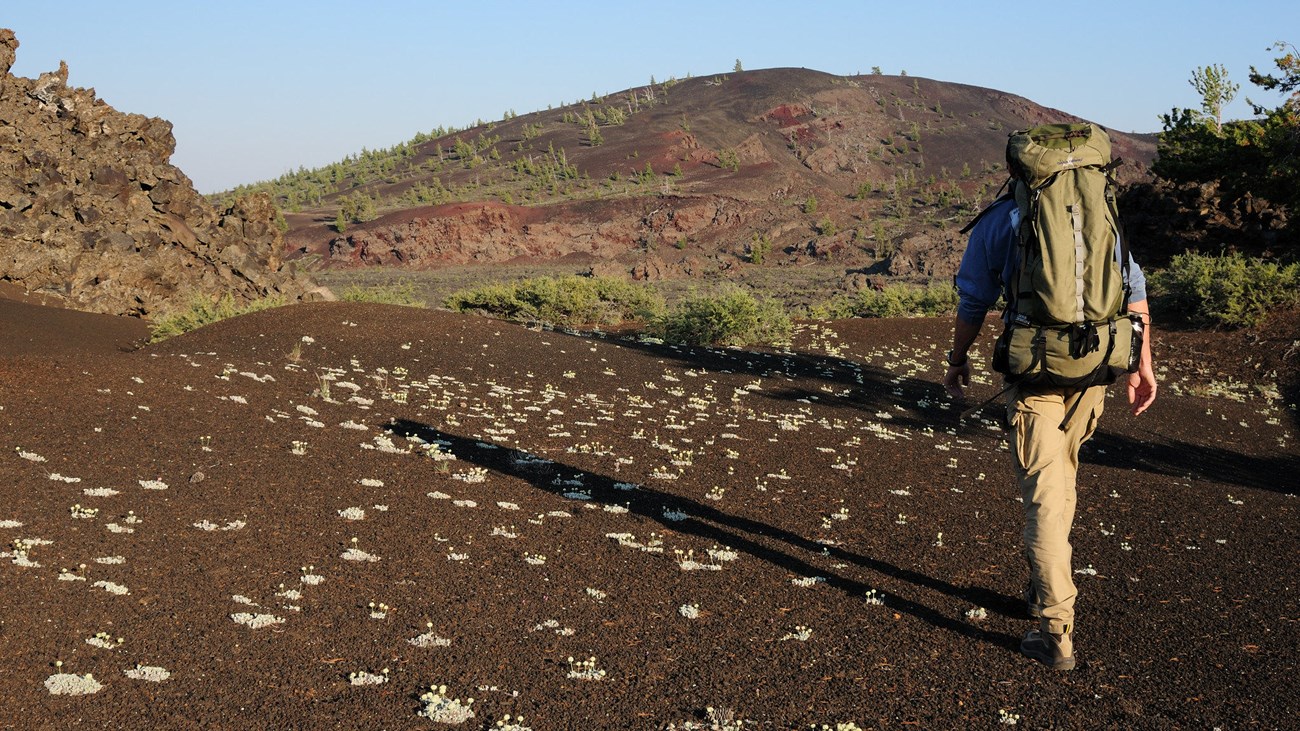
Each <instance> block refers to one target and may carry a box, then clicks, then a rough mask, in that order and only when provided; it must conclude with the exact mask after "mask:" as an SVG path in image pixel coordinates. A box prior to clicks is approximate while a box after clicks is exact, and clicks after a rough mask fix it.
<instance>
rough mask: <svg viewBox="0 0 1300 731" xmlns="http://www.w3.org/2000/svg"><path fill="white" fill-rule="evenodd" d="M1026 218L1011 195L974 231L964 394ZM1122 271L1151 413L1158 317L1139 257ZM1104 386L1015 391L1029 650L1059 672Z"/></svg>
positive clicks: (961, 331)
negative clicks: (1077, 525) (1088, 448)
mask: <svg viewBox="0 0 1300 731" xmlns="http://www.w3.org/2000/svg"><path fill="white" fill-rule="evenodd" d="M1020 215H1021V213H1020V209H1019V206H1018V205H1017V203H1016V201H1015V200H1014V199H1012V198H1007V199H1004V200H1001V201H999V202H997V203H995V204H994V205H993V206H991V207H990V208H989V210H988V211H986V213H985V214H983V215H982V216H981V217H980V219H979V220H978V222H977V223H976V224H975V226H974V228H973V229H972V230H971V234H970V239H969V242H968V244H967V247H966V252H965V255H964V256H963V258H962V263H961V268H960V270H959V272H958V274H957V289H958V293H959V298H960V304H959V306H958V309H957V318H956V325H955V332H954V335H953V347H952V350H951V351H949V353H948V357H947V366H948V368H947V372H946V373H945V374H944V377H943V386H944V388H945V389H946V390H947V391H948V393H949V394H950V395H951V396H952V397H953V398H955V399H962V398H964V396H965V389H966V387H967V386H969V384H970V375H971V368H970V361H969V360H968V358H967V352H968V351H969V350H970V347H971V345H972V344H973V343H974V342H975V339H976V338H977V336H978V335H979V332H980V328H981V327H982V325H983V323H984V318H985V315H986V314H987V312H988V310H989V309H990V308H991V307H992V306H993V305H994V303H995V302H996V301H997V299H998V295H999V294H1003V293H1005V294H1006V296H1007V301H1013V300H1012V299H1011V298H1012V296H1013V295H1016V294H1018V293H1014V292H1012V291H1010V290H1011V288H1012V287H1014V286H1016V285H1014V284H1013V282H1015V281H1016V279H1015V276H1016V268H1017V266H1018V261H1019V256H1020V252H1019V247H1018V246H1017V236H1018V233H1017V231H1018V229H1019V223H1020ZM1115 248H1116V257H1117V259H1119V258H1120V257H1121V256H1127V252H1126V251H1124V250H1123V248H1122V247H1121V246H1119V245H1118V242H1117V244H1116V247H1115ZM1121 252H1122V253H1121ZM1123 270H1124V274H1125V278H1126V281H1125V284H1126V285H1127V286H1128V288H1129V290H1130V296H1129V302H1128V312H1129V313H1132V314H1135V315H1137V316H1139V317H1140V318H1141V320H1142V325H1143V329H1144V330H1145V333H1146V337H1144V338H1143V339H1142V347H1141V356H1140V360H1139V361H1138V367H1137V370H1136V371H1135V372H1133V373H1130V374H1129V375H1128V399H1129V403H1130V404H1132V409H1133V413H1134V414H1135V415H1136V414H1141V413H1142V412H1143V411H1146V409H1147V407H1149V406H1150V405H1151V403H1152V402H1153V401H1154V400H1155V397H1156V379H1155V373H1154V371H1153V369H1152V364H1151V329H1150V325H1151V318H1150V310H1149V309H1148V306H1147V302H1146V280H1145V278H1144V277H1143V275H1142V272H1141V270H1140V269H1138V267H1137V265H1136V264H1134V263H1132V261H1131V259H1130V262H1129V266H1127V267H1123ZM1112 337H1113V335H1112ZM1105 389H1106V387H1105V386H1096V385H1095V386H1089V387H1086V388H1054V387H1045V386H1032V387H1031V386H1027V385H1023V384H1020V385H1013V386H1012V387H1011V388H1010V390H1009V392H1008V393H1009V401H1008V405H1007V420H1008V422H1009V423H1010V427H1011V454H1012V458H1013V461H1014V467H1015V473H1016V482H1017V484H1018V486H1019V488H1020V494H1021V497H1022V499H1023V500H1024V510H1025V526H1024V548H1025V555H1026V557H1027V558H1028V561H1029V573H1030V577H1029V585H1028V587H1027V588H1026V589H1025V601H1026V602H1027V604H1028V609H1029V613H1030V614H1031V615H1033V616H1036V617H1038V618H1039V626H1038V629H1036V630H1031V631H1030V632H1029V633H1028V634H1026V635H1025V638H1024V640H1023V641H1022V642H1021V643H1020V651H1021V652H1022V653H1024V654H1025V655H1027V656H1028V657H1031V658H1033V659H1035V660H1038V661H1040V662H1043V663H1045V664H1047V665H1049V666H1051V667H1053V668H1055V669H1058V670H1071V669H1073V668H1074V665H1075V660H1074V644H1073V638H1072V634H1073V631H1074V600H1075V594H1076V591H1075V586H1074V580H1073V572H1072V569H1071V565H1070V559H1071V547H1070V541H1069V533H1070V526H1071V524H1072V523H1073V522H1074V509H1075V485H1076V474H1077V472H1078V467H1079V447H1080V445H1082V444H1083V443H1084V442H1085V441H1087V439H1088V438H1089V437H1090V436H1092V434H1093V431H1094V430H1095V429H1096V426H1097V420H1098V419H1099V418H1100V417H1101V412H1102V409H1103V406H1104V403H1105Z"/></svg>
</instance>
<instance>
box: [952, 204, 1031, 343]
mask: <svg viewBox="0 0 1300 731" xmlns="http://www.w3.org/2000/svg"><path fill="white" fill-rule="evenodd" d="M993 205H994V206H995V208H994V209H993V210H990V211H989V212H988V213H987V214H986V215H985V216H984V217H983V218H982V219H981V220H980V221H979V223H977V224H975V228H974V229H972V230H971V234H970V240H969V241H968V242H967V244H966V253H964V254H963V255H962V258H961V267H960V268H959V269H958V270H957V317H959V318H960V319H961V320H962V321H963V322H969V323H973V324H979V323H982V322H984V316H985V315H987V314H988V311H989V310H990V309H992V307H993V305H995V304H997V301H998V295H999V294H1001V292H1002V277H1003V273H1004V270H1005V269H1006V266H1007V262H1008V258H1009V254H1010V250H1011V241H1012V238H1013V233H1014V231H1015V227H1014V226H1013V225H1012V223H1013V222H1012V220H1011V218H1012V216H1011V213H1012V212H1013V211H1016V210H1017V209H1016V206H1015V201H1012V200H1007V201H1003V202H999V203H994V204H993Z"/></svg>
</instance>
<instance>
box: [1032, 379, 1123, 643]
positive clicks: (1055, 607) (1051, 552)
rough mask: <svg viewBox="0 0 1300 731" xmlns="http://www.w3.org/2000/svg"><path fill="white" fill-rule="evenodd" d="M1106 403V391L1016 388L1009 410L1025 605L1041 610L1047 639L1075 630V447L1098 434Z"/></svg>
mask: <svg viewBox="0 0 1300 731" xmlns="http://www.w3.org/2000/svg"><path fill="white" fill-rule="evenodd" d="M1105 400H1106V388H1105V387H1104V386H1094V387H1092V388H1089V389H1087V390H1085V391H1072V390H1065V389H1050V388H1049V389H1032V390H1031V389H1029V388H1020V387H1017V388H1014V389H1012V391H1011V400H1010V401H1009V403H1008V404H1007V421H1008V422H1010V424H1011V435H1012V439H1011V456H1012V459H1013V460H1014V463H1015V469H1016V482H1017V483H1018V484H1019V486H1020V496H1021V498H1022V499H1023V500H1024V503H1025V506H1024V507H1025V530H1024V543H1025V556H1026V558H1027V559H1028V560H1029V581H1030V588H1029V592H1028V596H1027V598H1028V600H1029V602H1030V603H1031V604H1033V605H1036V606H1037V607H1038V608H1039V609H1040V610H1041V612H1042V619H1041V620H1040V629H1042V630H1044V631H1047V632H1052V633H1056V634H1059V633H1062V632H1070V631H1071V630H1072V629H1073V626H1074V597H1075V594H1076V592H1075V588H1074V576H1073V571H1072V568H1071V566H1070V555H1071V548H1070V526H1071V524H1073V523H1074V506H1075V484H1076V475H1077V473H1078V471H1079V447H1080V445H1082V444H1083V443H1084V442H1086V441H1087V440H1088V438H1089V437H1091V436H1092V433H1093V432H1094V431H1095V430H1096V428H1097V420H1098V419H1099V418H1101V412H1102V408H1103V407H1104V405H1105ZM1067 415H1068V420H1067ZM1062 422H1064V423H1065V428H1064V429H1062V428H1061V424H1062Z"/></svg>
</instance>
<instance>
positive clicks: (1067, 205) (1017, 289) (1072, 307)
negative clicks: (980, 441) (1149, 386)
mask: <svg viewBox="0 0 1300 731" xmlns="http://www.w3.org/2000/svg"><path fill="white" fill-rule="evenodd" d="M1119 162H1120V161H1119V160H1115V161H1112V160H1111V155H1110V138H1109V137H1107V135H1106V133H1105V131H1104V130H1102V129H1101V128H1100V127H1097V126H1095V125H1092V124H1048V125H1043V126H1040V127H1034V128H1032V129H1028V130H1024V131H1020V132H1015V133H1013V134H1012V135H1011V137H1010V138H1009V140H1008V141H1007V165H1008V168H1009V170H1010V172H1011V176H1012V180H1011V195H1013V196H1014V197H1015V200H1016V205H1017V206H1018V207H1019V209H1020V229H1019V232H1018V234H1019V263H1018V264H1017V266H1016V268H1015V274H1014V276H1013V279H1012V281H1011V283H1010V286H1009V287H1008V288H1007V289H1008V292H1009V293H1010V301H1009V302H1008V303H1007V317H1006V329H1005V330H1004V331H1003V332H1002V335H1001V336H1000V337H999V338H998V341H997V345H996V346H995V348H994V352H993V368H994V370H997V371H998V372H1000V373H1003V374H1005V375H1006V377H1007V380H1008V381H1010V382H1013V383H1022V384H1028V385H1035V386H1051V387H1059V388H1087V387H1089V386H1095V385H1104V384H1109V383H1113V382H1114V381H1115V380H1116V379H1117V378H1119V376H1120V375H1121V374H1123V373H1128V372H1132V371H1133V370H1136V367H1137V359H1138V355H1139V353H1140V352H1141V349H1142V348H1141V343H1142V341H1141V338H1142V323H1141V320H1140V319H1138V318H1137V317H1136V316H1130V315H1129V313H1128V298H1129V291H1128V288H1127V286H1126V284H1125V279H1126V275H1127V273H1128V272H1127V269H1128V261H1129V256H1128V249H1127V246H1126V244H1125V242H1124V240H1123V237H1121V236H1120V234H1119V212H1118V210H1117V208H1116V205H1115V188H1116V186H1115V182H1114V180H1113V179H1112V178H1111V176H1110V173H1111V171H1112V170H1114V169H1115V168H1116V167H1118V165H1119ZM1117 243H1118V244H1119V247H1120V249H1121V252H1120V261H1122V262H1123V264H1122V267H1121V264H1120V263H1119V262H1117V261H1116V244H1117Z"/></svg>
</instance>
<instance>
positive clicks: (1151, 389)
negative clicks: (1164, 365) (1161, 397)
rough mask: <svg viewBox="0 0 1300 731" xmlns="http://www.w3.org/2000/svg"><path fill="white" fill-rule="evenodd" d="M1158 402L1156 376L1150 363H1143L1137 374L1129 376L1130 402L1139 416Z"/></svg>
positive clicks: (1135, 413) (1134, 413)
mask: <svg viewBox="0 0 1300 731" xmlns="http://www.w3.org/2000/svg"><path fill="white" fill-rule="evenodd" d="M1155 400H1156V375H1155V373H1154V372H1153V371H1152V370H1151V364H1150V362H1149V361H1148V362H1146V363H1143V364H1142V365H1141V366H1140V367H1139V368H1138V369H1137V372H1135V373H1130V374H1129V375H1128V402H1129V403H1130V404H1132V405H1133V415H1134V416H1137V415H1138V414H1141V413H1142V412H1143V411H1146V410H1147V407H1148V406H1150V405H1151V403H1152V402H1154V401H1155Z"/></svg>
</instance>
